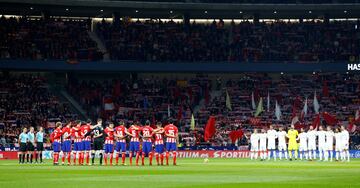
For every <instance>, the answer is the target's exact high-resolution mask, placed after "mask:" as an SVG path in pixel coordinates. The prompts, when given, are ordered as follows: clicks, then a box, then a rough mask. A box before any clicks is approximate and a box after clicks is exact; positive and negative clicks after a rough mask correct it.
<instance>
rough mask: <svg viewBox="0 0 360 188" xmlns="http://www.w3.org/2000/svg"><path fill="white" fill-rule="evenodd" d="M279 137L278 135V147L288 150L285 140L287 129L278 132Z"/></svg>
mask: <svg viewBox="0 0 360 188" xmlns="http://www.w3.org/2000/svg"><path fill="white" fill-rule="evenodd" d="M277 137H278V141H279V143H278V149H279V150H287V149H286V141H285V137H286V132H285V131H279V132H278V133H277Z"/></svg>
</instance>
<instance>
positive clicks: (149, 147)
mask: <svg viewBox="0 0 360 188" xmlns="http://www.w3.org/2000/svg"><path fill="white" fill-rule="evenodd" d="M151 151H152V143H151V142H143V144H142V152H143V153H145V154H149V153H150V152H151Z"/></svg>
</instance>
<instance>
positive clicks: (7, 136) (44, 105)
mask: <svg viewBox="0 0 360 188" xmlns="http://www.w3.org/2000/svg"><path fill="white" fill-rule="evenodd" d="M0 80H1V82H0V91H1V92H0V95H1V100H0V145H1V146H3V147H9V146H10V147H13V146H14V145H13V144H14V143H17V138H18V135H19V134H20V132H21V128H22V127H24V126H26V127H29V126H33V127H37V126H43V127H44V128H48V129H51V128H53V126H54V125H53V122H55V121H63V120H69V119H75V118H76V117H77V115H76V114H74V113H73V112H72V111H71V109H70V108H69V105H68V104H66V103H61V102H60V100H59V99H58V98H57V97H56V96H55V95H54V94H53V93H51V92H50V91H49V88H48V85H47V82H46V78H45V77H44V76H41V75H34V74H16V75H15V74H14V75H5V74H0ZM1 146H0V148H1V149H3V147H1Z"/></svg>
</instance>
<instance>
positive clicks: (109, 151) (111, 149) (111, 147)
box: [105, 144, 114, 153]
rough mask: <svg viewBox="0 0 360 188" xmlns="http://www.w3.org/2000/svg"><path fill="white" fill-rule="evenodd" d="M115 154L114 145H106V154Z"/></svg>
mask: <svg viewBox="0 0 360 188" xmlns="http://www.w3.org/2000/svg"><path fill="white" fill-rule="evenodd" d="M112 152H114V144H105V153H112Z"/></svg>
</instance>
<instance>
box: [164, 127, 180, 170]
mask: <svg viewBox="0 0 360 188" xmlns="http://www.w3.org/2000/svg"><path fill="white" fill-rule="evenodd" d="M164 132H165V136H166V143H165V145H166V165H169V156H170V154H169V152H172V154H173V159H174V161H173V165H176V154H177V152H176V149H177V146H176V144H177V138H178V128H177V127H176V126H175V125H174V124H173V123H172V121H169V124H168V125H166V126H165V127H164Z"/></svg>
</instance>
